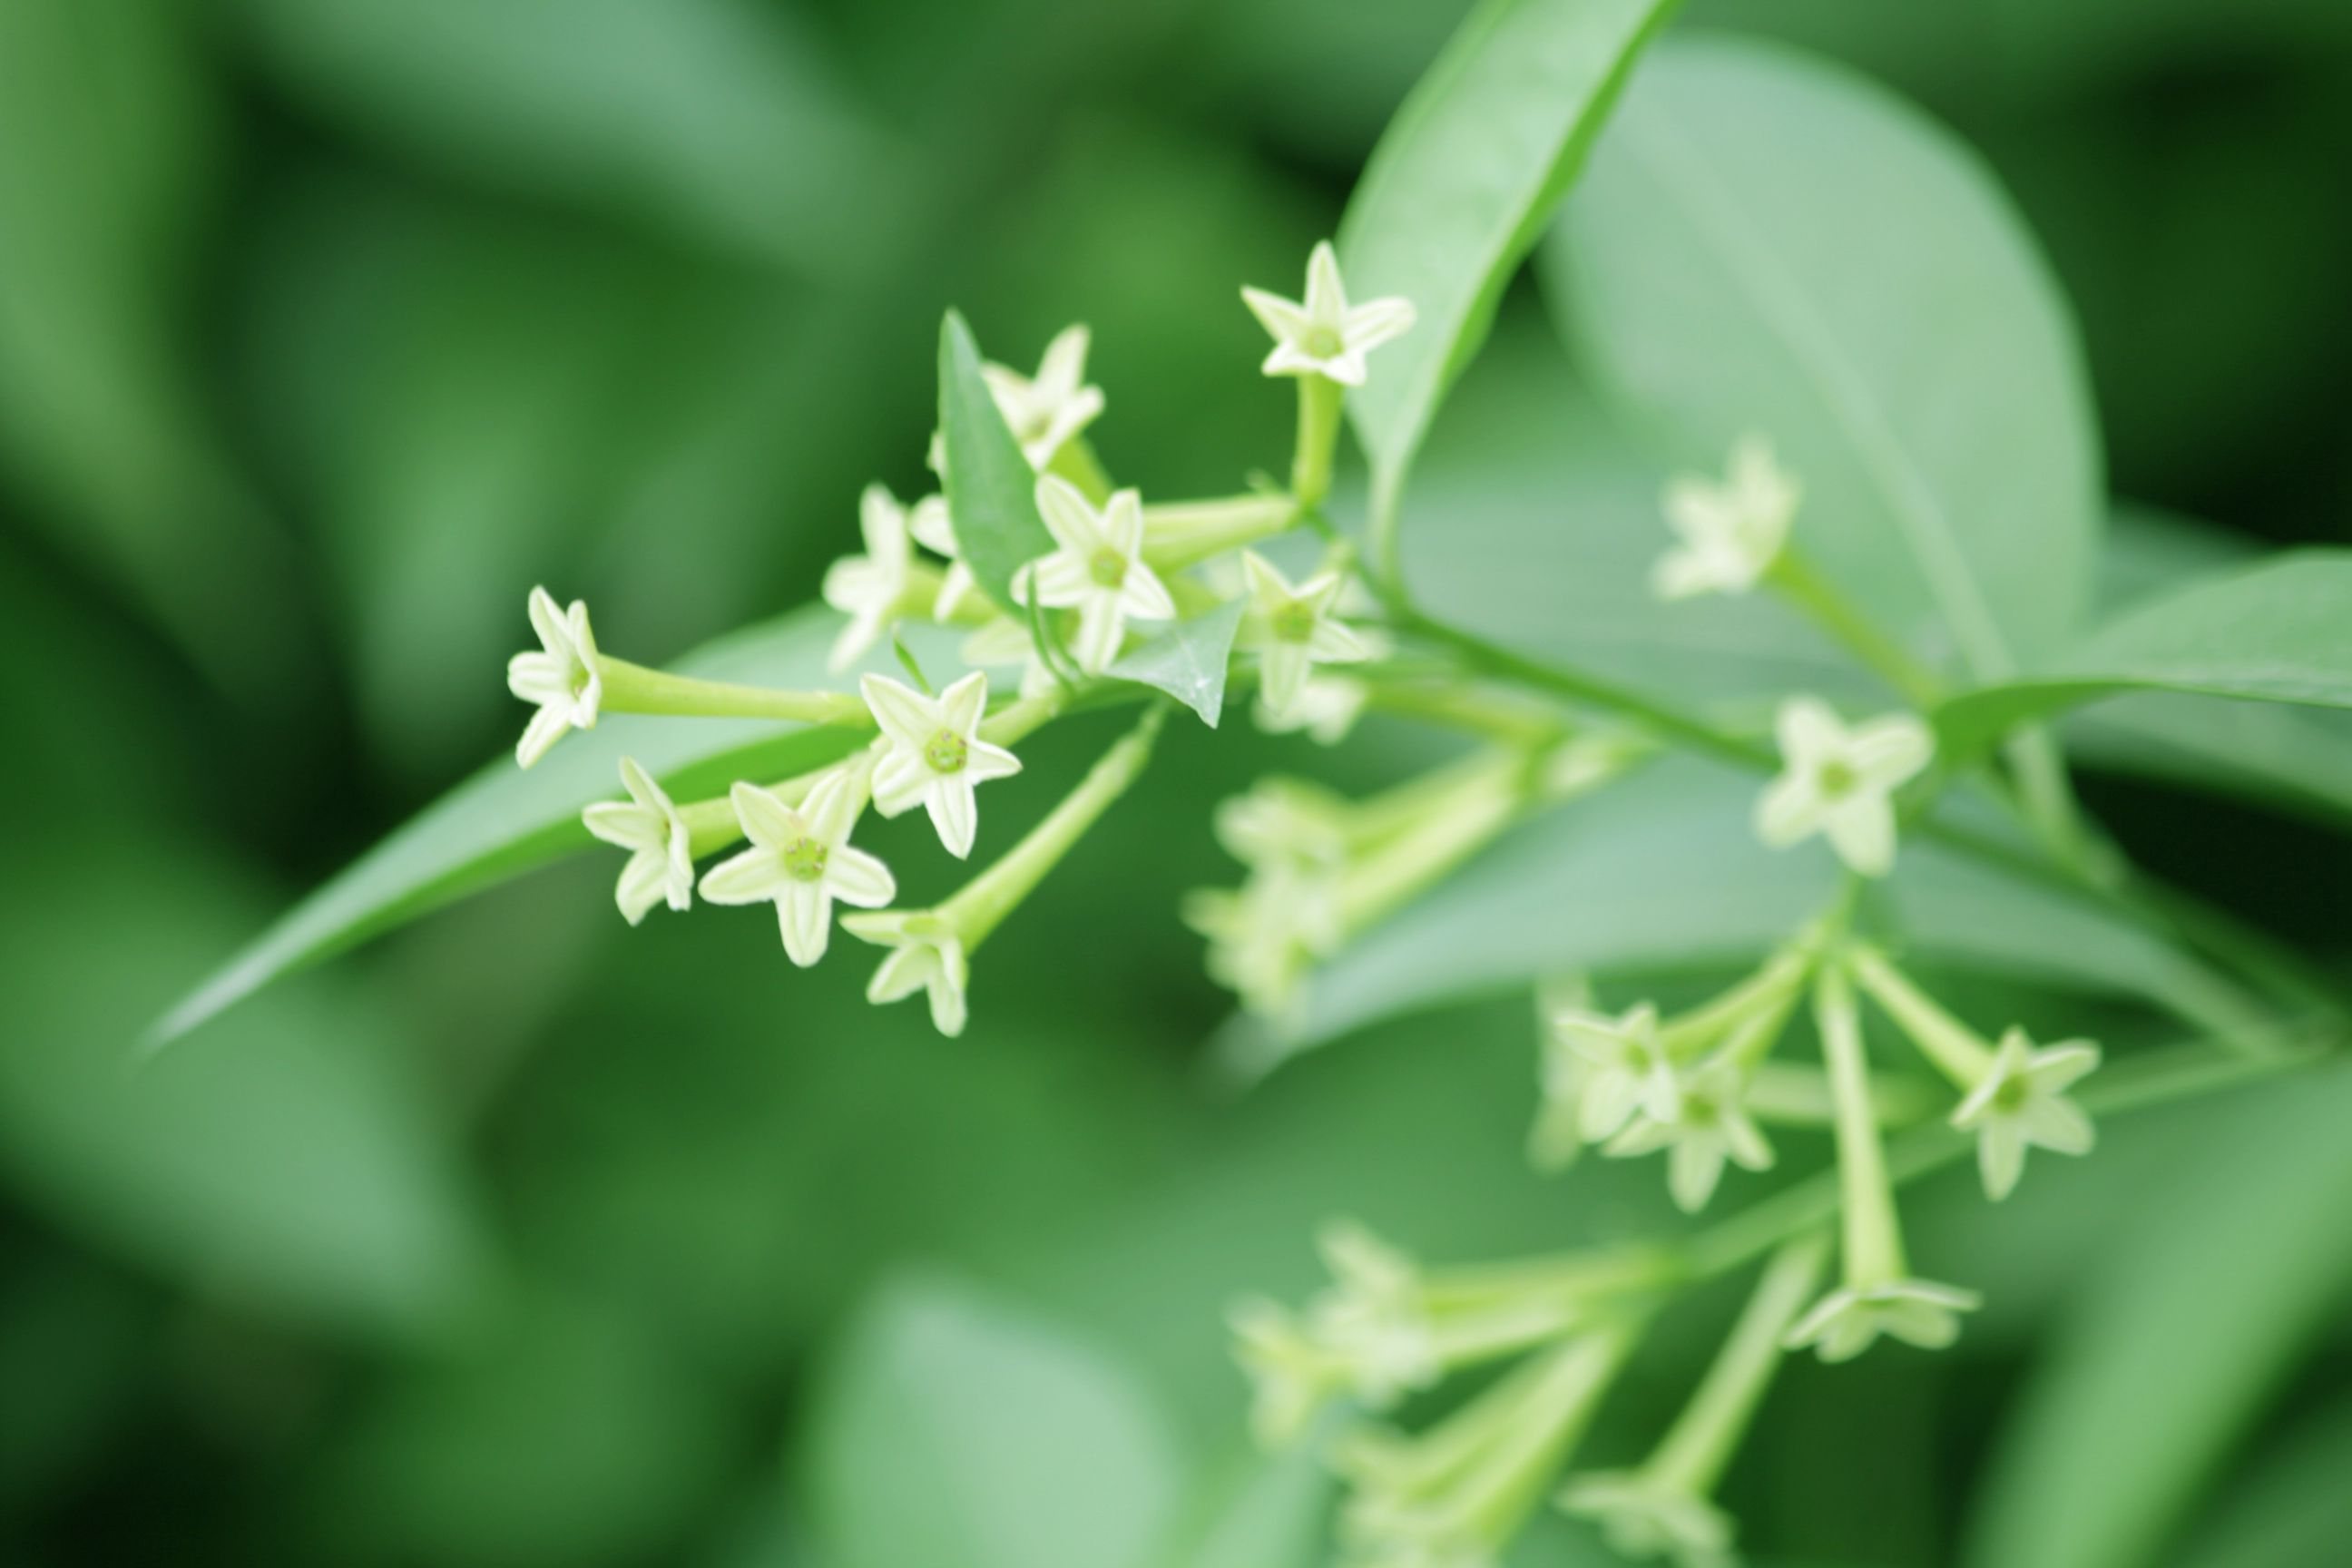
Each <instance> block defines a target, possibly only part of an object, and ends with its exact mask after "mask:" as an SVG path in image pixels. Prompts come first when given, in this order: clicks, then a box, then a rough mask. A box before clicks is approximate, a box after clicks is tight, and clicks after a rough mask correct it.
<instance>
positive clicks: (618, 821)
mask: <svg viewBox="0 0 2352 1568" xmlns="http://www.w3.org/2000/svg"><path fill="white" fill-rule="evenodd" d="M580 825H581V826H583V827H585V828H586V829H587V830H588V831H589V832H590V833H591V834H592V835H593V836H594V837H598V838H601V839H603V840H604V842H605V843H607V844H610V845H612V846H613V847H615V848H619V849H657V848H660V847H662V846H663V844H664V843H665V842H666V841H667V838H668V836H669V820H668V818H667V817H665V816H662V814H661V813H660V812H657V811H654V810H651V809H649V808H647V807H646V806H642V805H637V804H636V803H635V802H634V801H629V802H623V801H617V800H600V801H598V802H597V803H596V804H595V805H591V806H589V807H587V808H586V809H585V810H583V811H582V812H581V814H580Z"/></svg>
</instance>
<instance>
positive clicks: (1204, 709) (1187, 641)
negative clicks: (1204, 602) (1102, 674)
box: [1108, 599, 1249, 730]
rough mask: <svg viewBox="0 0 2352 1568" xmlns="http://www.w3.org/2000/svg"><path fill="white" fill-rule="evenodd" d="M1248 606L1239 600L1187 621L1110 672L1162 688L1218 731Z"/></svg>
mask: <svg viewBox="0 0 2352 1568" xmlns="http://www.w3.org/2000/svg"><path fill="white" fill-rule="evenodd" d="M1248 607H1249V606H1248V602H1247V601H1246V600H1243V599H1233V600H1229V601H1227V602H1226V603H1224V604H1222V605H1218V606H1217V607H1216V608H1215V609H1213V610H1211V611H1210V612H1209V613H1208V614H1207V615H1205V616H1195V617H1193V618H1192V620H1189V621H1181V622H1179V623H1177V624H1176V625H1175V626H1170V627H1169V628H1168V629H1167V630H1166V631H1164V632H1162V633H1160V635H1159V636H1158V637H1153V638H1152V639H1151V640H1150V642H1147V643H1145V644H1144V645H1143V646H1142V647H1139V648H1137V649H1136V650H1135V651H1134V652H1132V653H1130V654H1128V655H1127V656H1126V657H1124V658H1120V659H1119V660H1118V662H1116V663H1114V664H1113V665H1112V666H1111V667H1110V669H1109V671H1108V673H1110V674H1112V675H1116V676H1118V678H1119V679H1122V680H1139V681H1141V682H1142V683H1143V684H1144V685H1146V686H1156V687H1158V688H1159V689H1160V690H1162V691H1165V692H1166V693H1168V695H1169V696H1171V697H1173V698H1174V699H1176V700H1177V701H1179V702H1181V703H1182V704H1183V705H1184V706H1185V707H1187V708H1190V709H1191V710H1192V711H1193V712H1195V713H1198V714H1199V715H1200V716H1201V722H1202V723H1203V724H1206V725H1207V726H1208V727H1209V728H1210V729H1212V730H1213V729H1215V728H1216V727H1217V720H1218V718H1219V717H1220V716H1221V715H1223V712H1224V710H1225V667H1226V666H1227V665H1228V664H1230V663H1231V662H1232V661H1233V657H1234V632H1235V631H1236V630H1238V629H1239V628H1240V626H1241V624H1242V612H1243V611H1244V610H1245V609H1247V608H1248Z"/></svg>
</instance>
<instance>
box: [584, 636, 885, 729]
mask: <svg viewBox="0 0 2352 1568" xmlns="http://www.w3.org/2000/svg"><path fill="white" fill-rule="evenodd" d="M596 672H597V674H598V675H599V676H601V677H602V678H603V679H604V698H603V700H602V707H603V708H604V710H605V711H607V712H612V713H661V714H673V715H677V716H681V717H691V718H701V719H790V720H793V721H797V722H799V723H803V724H839V725H844V726H848V727H854V728H858V729H866V730H870V729H872V728H873V727H874V715H873V714H871V713H869V712H867V711H866V702H865V700H864V699H863V698H861V697H858V696H857V695H856V693H854V692H847V691H778V690H772V689H769V688H767V687H763V686H736V685H732V684H730V683H729V682H727V681H723V680H698V679H696V678H694V677H693V676H690V675H671V674H669V673H667V671H664V670H658V669H647V668H646V667H645V666H644V665H641V664H631V663H630V662H629V661H628V660H626V659H625V658H611V657H609V656H607V655H604V654H599V655H597V657H596Z"/></svg>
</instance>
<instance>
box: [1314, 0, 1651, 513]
mask: <svg viewBox="0 0 2352 1568" xmlns="http://www.w3.org/2000/svg"><path fill="white" fill-rule="evenodd" d="M1672 9H1673V0H1486V4H1484V5H1481V6H1480V7H1479V8H1478V9H1477V10H1476V11H1475V13H1473V14H1472V15H1471V16H1470V18H1469V19H1468V20H1467V21H1465V23H1463V25H1462V27H1461V29H1460V30H1459V31H1458V32H1456V33H1455V34H1454V37H1453V39H1452V41H1451V42H1449V43H1448V44H1447V45H1446V47H1445V52H1444V54H1443V55H1441V56H1439V57H1438V59H1437V61H1436V63H1435V64H1433V65H1432V66H1431V67H1430V68H1429V71H1428V73H1427V74H1426V75H1425V76H1423V78H1422V79H1421V81H1420V82H1419V84H1418V85H1416V86H1415V87H1414V89H1413V90H1412V95H1411V96H1410V97H1408V98H1407V99H1406V100H1405V102H1404V105H1403V107H1402V108H1401V109H1399V110H1397V114H1396V118H1395V119H1394V120H1392V121H1390V124H1389V129H1388V130H1387V132H1385V133H1383V135H1382V136H1381V143H1380V145H1379V146H1378V147H1377V148H1375V149H1374V150H1373V152H1372V156H1371V160H1370V163H1367V164H1366V165H1365V168H1364V174H1363V177H1362V178H1361V179H1360V181H1359V182H1358V183H1357V185H1356V193H1355V195H1354V196H1353V198H1352V199H1350V201H1349V204H1348V214H1347V216H1346V218H1345V219H1344V220H1343V221H1342V222H1341V224H1340V226H1339V253H1340V258H1341V259H1342V261H1343V263H1344V264H1345V265H1344V270H1345V272H1346V275H1347V279H1348V284H1349V289H1350V290H1351V291H1352V293H1353V294H1354V295H1355V296H1357V297H1359V298H1371V297H1373V296H1377V295H1387V294H1401V295H1403V296H1404V297H1405V298H1406V299H1408V300H1412V303H1413V307H1414V309H1415V310H1417V311H1418V312H1419V321H1417V323H1416V324H1415V326H1414V327H1413V329H1412V331H1410V332H1408V333H1406V334H1405V335H1404V337H1402V339H1400V340H1399V341H1398V342H1394V343H1391V345H1389V346H1388V347H1387V348H1385V349H1383V350H1382V351H1381V360H1380V364H1379V368H1378V371H1377V374H1374V375H1373V376H1372V377H1371V379H1370V381H1369V382H1367V383H1366V384H1364V385H1363V386H1361V387H1360V388H1358V389H1356V391H1355V392H1353V393H1352V394H1351V395H1349V409H1350V411H1351V413H1352V415H1353V416H1354V419H1355V425H1356V431H1357V434H1358V435H1359V436H1360V437H1361V438H1362V440H1363V443H1364V447H1365V449H1366V450H1367V451H1368V452H1370V455H1371V459H1372V510H1373V515H1374V516H1375V517H1376V518H1384V519H1389V520H1393V519H1394V517H1395V515H1396V511H1397V509H1398V506H1399V504H1400V503H1401V501H1402V497H1403V491H1404V480H1405V473H1406V470H1407V469H1408V468H1411V466H1412V458H1413V454H1414V453H1415V452H1416V451H1417V450H1418V449H1419V448H1420V446H1421V442H1422V437H1423V436H1424V435H1426V434H1427V433H1428V429H1429V425H1430V421H1431V420H1432V419H1433V417H1434V416H1435V415H1436V412H1437V405H1438V403H1439V402H1440V400H1442V399H1443V398H1444V395H1445V393H1446V389H1447V388H1448V387H1450V386H1451V385H1452V384H1453V382H1454V377H1455V376H1456V375H1458V374H1460V373H1461V370H1462V367H1463V366H1464V365H1465V364H1467V363H1469V362H1470V359H1471V357H1472V356H1473V355H1475V353H1477V352H1478V347H1479V345H1480V344H1481V343H1482V342H1485V341H1486V332H1487V329H1488V328H1489V327H1491V326H1492V325H1493V323H1494V319H1495V307H1496V301H1497V300H1500V299H1501V297H1502V293H1503V286H1504V285H1505V284H1506V283H1507V282H1508V281H1510V278H1511V275H1512V273H1514V272H1515V271H1517V269H1518V265H1519V262H1520V261H1521V259H1523V258H1525V257H1526V255H1527V253H1528V247H1531V246H1532V245H1534V244H1535V241H1536V237H1537V236H1538V234H1540V233H1541V232H1542V228H1543V225H1544V224H1545V223H1546V221H1548V220H1549V217H1550V216H1551V210H1552V207H1553V205H1555V204H1556V203H1558V202H1559V197H1560V193H1561V192H1563V191H1565V190H1566V189H1567V188H1568V185H1569V182H1570V181H1571V180H1573V179H1574V178H1575V177H1576V173H1577V170H1578V168H1579V167H1580V165H1581V163H1583V160H1584V153H1585V150H1586V149H1587V148H1588V147H1589V146H1590V145H1591V142H1592V137H1593V134H1594V132H1596V131H1597V130H1598V129H1599V128H1600V125H1601V120H1602V119H1603V117H1604V116H1606V115H1607V113H1608V111H1609V106H1610V104H1611V103H1612V101H1614V100H1615V98H1616V95H1617V90H1618V88H1619V86H1620V85H1621V84H1622V82H1623V80H1624V77H1625V72H1626V70H1627V68H1629V67H1630V66H1631V65H1632V63H1633V58H1634V57H1635V56H1636V55H1638V54H1639V53H1640V52H1641V48H1642V46H1643V44H1644V43H1645V42H1647V41H1648V39H1649V37H1651V35H1652V34H1653V33H1654V31H1655V30H1656V29H1657V27H1658V26H1659V25H1660V24H1661V23H1662V22H1663V21H1664V18H1665V16H1667V14H1668V13H1669V12H1670V11H1672Z"/></svg>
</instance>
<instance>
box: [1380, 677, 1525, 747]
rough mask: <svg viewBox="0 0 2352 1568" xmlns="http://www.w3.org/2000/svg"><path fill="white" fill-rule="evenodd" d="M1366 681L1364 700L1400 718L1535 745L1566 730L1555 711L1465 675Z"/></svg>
mask: <svg viewBox="0 0 2352 1568" xmlns="http://www.w3.org/2000/svg"><path fill="white" fill-rule="evenodd" d="M1367 685H1368V687H1369V689H1370V697H1369V699H1368V700H1367V702H1366V706H1368V707H1370V709H1371V710H1373V711H1374V712H1378V713H1392V714H1394V715H1396V716H1397V717H1398V718H1401V719H1413V720H1418V721H1421V722H1422V723H1424V724H1436V725H1440V726H1443V727H1444V728H1446V729H1449V730H1459V731H1463V732H1465V734H1472V735H1483V736H1486V737H1487V738H1489V739H1491V740H1496V741H1505V742H1516V743H1517V744H1520V745H1539V744H1541V743H1543V742H1546V741H1550V740H1556V739H1559V738H1560V737H1562V736H1564V735H1565V734H1566V733H1567V732H1568V727H1567V726H1566V725H1564V724H1562V723H1561V722H1560V721H1559V718H1558V717H1557V716H1556V715H1555V714H1554V713H1552V712H1549V711H1547V710H1544V709H1543V708H1541V707H1539V706H1530V705H1528V704H1527V703H1526V702H1525V700H1518V701H1505V700H1501V699H1499V698H1497V697H1496V696H1494V695H1493V694H1492V693H1491V692H1488V691H1486V690H1484V689H1481V688H1479V687H1476V686H1473V685H1470V684H1469V683H1467V682H1465V681H1431V680H1412V681H1398V680H1384V679H1380V678H1378V677H1373V678H1371V679H1369V680H1368V681H1367Z"/></svg>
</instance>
